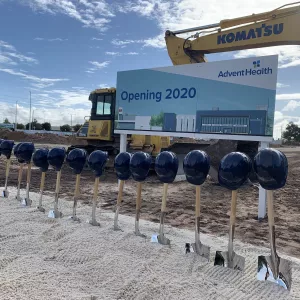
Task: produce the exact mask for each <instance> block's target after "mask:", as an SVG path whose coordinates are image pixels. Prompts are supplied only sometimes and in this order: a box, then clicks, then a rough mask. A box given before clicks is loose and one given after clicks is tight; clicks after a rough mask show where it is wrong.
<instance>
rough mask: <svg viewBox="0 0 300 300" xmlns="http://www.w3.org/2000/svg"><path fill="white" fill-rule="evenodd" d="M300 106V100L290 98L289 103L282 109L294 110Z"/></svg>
mask: <svg viewBox="0 0 300 300" xmlns="http://www.w3.org/2000/svg"><path fill="white" fill-rule="evenodd" d="M299 106H300V101H295V100H290V101H289V102H288V104H287V105H286V106H285V107H284V108H283V109H282V111H294V110H295V109H296V108H297V107H299Z"/></svg>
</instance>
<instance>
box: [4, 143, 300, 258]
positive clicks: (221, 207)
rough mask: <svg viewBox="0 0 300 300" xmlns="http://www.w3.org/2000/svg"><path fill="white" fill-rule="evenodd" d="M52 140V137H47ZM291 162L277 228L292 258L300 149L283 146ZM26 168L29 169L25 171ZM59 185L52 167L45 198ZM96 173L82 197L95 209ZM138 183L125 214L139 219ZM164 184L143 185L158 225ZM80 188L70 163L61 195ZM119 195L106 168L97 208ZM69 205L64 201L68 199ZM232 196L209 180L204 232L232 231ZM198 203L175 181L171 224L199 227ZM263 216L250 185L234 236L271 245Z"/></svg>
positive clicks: (281, 246) (297, 237) (298, 245)
mask: <svg viewBox="0 0 300 300" xmlns="http://www.w3.org/2000/svg"><path fill="white" fill-rule="evenodd" d="M48 141H49V139H48ZM35 145H36V147H38V148H39V147H42V146H48V147H50V148H52V147H55V146H65V147H67V146H68V144H65V145H63V144H51V142H48V143H47V144H46V143H37V142H35ZM280 150H281V151H283V152H284V153H285V154H286V156H287V158H288V161H289V173H288V180H287V183H286V186H285V187H284V188H282V189H281V190H278V191H275V192H274V205H275V206H274V207H275V226H276V236H277V247H278V250H279V251H282V252H284V253H286V254H288V255H292V256H295V257H300V255H299V253H300V251H299V250H300V224H299V215H300V201H299V200H300V199H299V195H300V193H299V185H300V177H299V171H300V166H299V163H300V147H286V148H280ZM5 162H6V158H5V157H3V156H1V157H0V164H1V170H2V172H0V180H1V182H2V183H1V185H2V186H3V185H4V181H5ZM25 170H26V167H25ZM18 171H19V164H18V162H17V161H16V159H15V157H14V156H13V158H12V163H11V168H10V175H9V182H8V185H9V186H13V187H17V180H18ZM40 179H41V173H40V171H39V169H37V168H36V167H33V168H32V176H31V184H30V189H31V191H33V192H39V189H40ZM55 184H56V172H55V171H54V170H53V169H49V171H48V172H47V174H46V181H45V194H46V195H48V196H51V197H53V200H54V191H55ZM93 184H94V175H93V173H92V172H91V171H90V170H84V171H83V173H82V175H81V184H80V192H81V195H80V198H79V201H80V203H81V204H85V205H87V206H90V208H91V209H92V206H91V204H92V195H93ZM21 188H22V194H23V195H25V189H26V177H25V171H24V172H23V178H22V184H21ZM136 188H137V183H136V182H134V181H133V180H132V179H130V180H128V181H127V182H126V184H125V187H124V193H123V203H122V207H121V211H120V213H121V214H123V215H128V216H134V215H135V208H136V203H135V201H136ZM162 188H163V184H162V183H161V182H159V181H158V179H157V177H156V176H155V173H154V172H152V173H151V174H150V176H149V178H148V179H147V180H146V181H145V182H144V183H143V187H142V208H141V218H142V219H144V220H148V221H152V222H157V223H159V218H160V209H161V199H162ZM74 189H75V175H74V174H73V173H72V170H71V169H70V168H69V167H68V165H66V164H65V165H64V166H63V169H62V176H61V188H60V197H61V198H64V199H68V200H69V201H73V195H74ZM117 195H118V181H117V178H116V175H115V173H114V172H113V170H107V171H106V172H105V175H104V176H103V178H101V181H100V186H99V201H100V202H99V204H98V207H97V209H98V210H99V209H100V210H106V211H114V208H115V204H116V199H117ZM63 201H65V200H63ZM230 201H231V192H230V191H229V190H226V189H225V188H223V187H221V186H219V185H218V184H217V183H216V182H213V181H212V180H207V181H206V182H205V183H204V184H203V186H202V188H201V223H200V224H201V231H202V232H203V233H208V234H214V235H217V236H227V235H228V230H229V216H230ZM194 203H195V187H194V186H192V185H190V184H188V183H187V182H186V181H183V182H175V183H172V184H170V185H169V189H168V197H167V210H168V214H167V217H166V223H168V224H169V225H172V226H174V227H177V228H183V229H191V230H193V229H194V224H195V223H194ZM257 212H258V186H255V185H246V186H245V187H242V188H241V189H240V190H239V191H238V203H237V221H236V233H235V238H237V239H239V240H241V241H243V242H246V243H250V244H252V245H260V246H265V247H268V246H269V242H268V238H269V236H268V223H267V219H264V220H262V221H261V222H259V221H258V220H257Z"/></svg>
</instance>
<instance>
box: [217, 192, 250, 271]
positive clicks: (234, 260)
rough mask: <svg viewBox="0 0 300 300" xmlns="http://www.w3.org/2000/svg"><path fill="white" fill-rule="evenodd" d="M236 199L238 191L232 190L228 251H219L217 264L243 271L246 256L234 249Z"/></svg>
mask: <svg viewBox="0 0 300 300" xmlns="http://www.w3.org/2000/svg"><path fill="white" fill-rule="evenodd" d="M236 200H237V191H236V190H233V191H232V197H231V213H230V230H229V242H228V250H227V251H217V252H216V256H215V266H216V265H219V266H223V267H227V268H230V269H234V270H239V271H243V270H244V268H245V258H244V257H242V256H241V255H238V254H236V253H235V252H234V251H233V239H234V230H235V220H236Z"/></svg>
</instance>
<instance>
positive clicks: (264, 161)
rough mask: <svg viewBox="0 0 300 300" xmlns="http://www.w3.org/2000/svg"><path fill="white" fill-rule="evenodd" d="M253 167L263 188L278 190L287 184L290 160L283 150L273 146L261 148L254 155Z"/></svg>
mask: <svg viewBox="0 0 300 300" xmlns="http://www.w3.org/2000/svg"><path fill="white" fill-rule="evenodd" d="M253 167H254V172H255V173H256V175H257V179H258V181H259V184H260V185H261V186H262V188H264V189H266V190H276V189H280V188H282V187H283V186H284V185H285V183H286V180H287V175H288V160H287V158H286V156H285V155H284V154H283V153H282V152H281V151H279V150H277V149H272V148H265V149H262V150H260V151H259V152H258V153H257V154H256V156H255V157H254V162H253Z"/></svg>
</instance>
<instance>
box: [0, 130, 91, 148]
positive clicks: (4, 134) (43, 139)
mask: <svg viewBox="0 0 300 300" xmlns="http://www.w3.org/2000/svg"><path fill="white" fill-rule="evenodd" d="M0 138H1V139H7V140H14V141H15V142H33V143H47V144H63V145H72V144H76V145H84V144H86V142H85V141H81V140H78V139H76V138H75V137H74V136H64V135H58V134H54V133H34V134H27V133H25V132H23V131H10V130H8V129H0Z"/></svg>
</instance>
